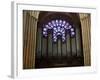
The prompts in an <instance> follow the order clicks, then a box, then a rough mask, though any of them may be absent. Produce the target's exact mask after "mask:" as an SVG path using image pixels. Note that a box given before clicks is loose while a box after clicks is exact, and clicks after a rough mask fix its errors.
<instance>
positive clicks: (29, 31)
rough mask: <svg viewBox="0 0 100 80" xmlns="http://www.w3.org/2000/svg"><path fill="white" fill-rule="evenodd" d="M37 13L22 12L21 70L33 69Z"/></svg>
mask: <svg viewBox="0 0 100 80" xmlns="http://www.w3.org/2000/svg"><path fill="white" fill-rule="evenodd" d="M37 20H38V12H37V11H26V10H25V11H23V68H24V69H32V68H34V67H35V47H36V31H37Z"/></svg>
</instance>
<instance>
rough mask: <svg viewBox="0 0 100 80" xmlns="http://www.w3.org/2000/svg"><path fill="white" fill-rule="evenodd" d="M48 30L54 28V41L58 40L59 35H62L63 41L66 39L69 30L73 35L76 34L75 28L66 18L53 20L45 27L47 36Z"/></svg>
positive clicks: (44, 33) (44, 31)
mask: <svg viewBox="0 0 100 80" xmlns="http://www.w3.org/2000/svg"><path fill="white" fill-rule="evenodd" d="M47 30H53V41H54V42H57V39H58V36H61V38H62V41H63V42H65V40H66V38H65V37H66V34H67V33H66V31H67V30H69V31H70V34H71V36H74V35H75V32H74V28H73V27H72V26H71V25H70V24H69V23H68V22H66V21H65V20H61V19H60V20H57V19H56V20H52V21H50V22H48V24H47V25H45V27H43V35H44V36H45V37H47V34H48V33H47Z"/></svg>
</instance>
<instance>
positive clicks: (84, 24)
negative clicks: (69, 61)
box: [79, 13, 91, 66]
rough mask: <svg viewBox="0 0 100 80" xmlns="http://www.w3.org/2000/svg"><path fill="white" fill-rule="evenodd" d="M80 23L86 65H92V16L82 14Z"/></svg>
mask: <svg viewBox="0 0 100 80" xmlns="http://www.w3.org/2000/svg"><path fill="white" fill-rule="evenodd" d="M79 15H80V21H81V29H82V41H83V53H84V65H85V66H90V65H91V54H90V50H91V34H90V33H91V32H90V29H91V20H90V14H85V13H81V14H79Z"/></svg>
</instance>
